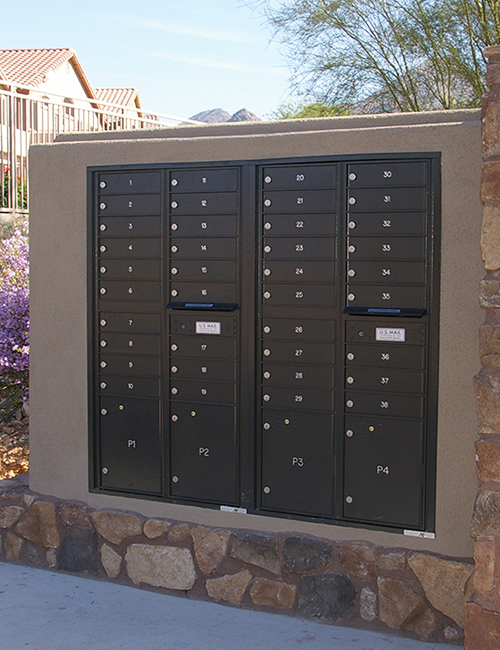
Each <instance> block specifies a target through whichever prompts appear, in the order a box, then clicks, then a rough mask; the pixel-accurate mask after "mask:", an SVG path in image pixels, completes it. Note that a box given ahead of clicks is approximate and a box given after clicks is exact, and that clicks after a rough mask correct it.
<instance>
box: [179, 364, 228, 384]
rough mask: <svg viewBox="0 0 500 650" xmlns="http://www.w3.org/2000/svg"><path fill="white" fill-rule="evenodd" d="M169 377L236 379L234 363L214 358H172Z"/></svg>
mask: <svg viewBox="0 0 500 650" xmlns="http://www.w3.org/2000/svg"><path fill="white" fill-rule="evenodd" d="M170 377H171V378H172V379H175V380H177V379H193V380H195V379H196V380H199V379H202V380H203V381H205V380H206V381H223V382H231V381H236V363H235V362H234V361H219V360H214V359H207V360H206V361H205V360H204V359H172V360H171V362H170Z"/></svg>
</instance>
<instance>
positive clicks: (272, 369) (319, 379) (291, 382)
mask: <svg viewBox="0 0 500 650" xmlns="http://www.w3.org/2000/svg"><path fill="white" fill-rule="evenodd" d="M262 384H263V386H264V390H266V387H267V386H280V385H281V386H294V387H296V388H300V387H301V386H305V387H306V388H329V389H333V368H332V367H330V366H317V365H315V366H313V365H307V364H304V365H300V363H296V364H293V365H292V364H285V363H283V364H281V363H276V364H271V363H264V364H263V366H262Z"/></svg>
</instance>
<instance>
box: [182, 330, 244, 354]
mask: <svg viewBox="0 0 500 650" xmlns="http://www.w3.org/2000/svg"><path fill="white" fill-rule="evenodd" d="M170 356H171V357H172V358H175V357H194V358H197V359H236V341H235V340H234V339H230V338H219V337H218V336H214V335H212V336H202V335H198V336H196V337H194V336H179V335H175V334H174V335H173V336H171V338H170Z"/></svg>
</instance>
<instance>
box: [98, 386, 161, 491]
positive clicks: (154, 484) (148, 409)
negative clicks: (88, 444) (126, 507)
mask: <svg viewBox="0 0 500 650" xmlns="http://www.w3.org/2000/svg"><path fill="white" fill-rule="evenodd" d="M100 408H101V409H102V410H101V413H103V412H105V415H101V417H100V438H99V465H100V467H99V470H100V471H99V473H98V477H99V478H98V482H99V486H100V487H102V488H110V489H117V490H126V491H128V492H143V493H147V494H161V490H162V480H161V477H162V471H161V458H162V453H161V444H160V402H159V400H153V399H135V398H129V397H128V396H127V397H111V396H109V397H108V396H104V395H103V396H101V398H100ZM103 469H106V472H104V471H102V470H103Z"/></svg>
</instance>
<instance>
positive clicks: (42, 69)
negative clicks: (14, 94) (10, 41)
mask: <svg viewBox="0 0 500 650" xmlns="http://www.w3.org/2000/svg"><path fill="white" fill-rule="evenodd" d="M66 61H69V62H70V63H71V65H72V66H73V68H74V70H75V74H76V75H77V77H78V79H79V80H80V83H81V84H82V86H83V88H84V89H85V92H86V94H87V97H92V98H94V92H93V89H92V86H91V85H90V83H89V80H88V79H87V77H86V75H85V73H84V71H83V68H82V67H81V65H80V62H79V61H78V59H77V58H76V54H75V52H74V51H73V50H72V49H71V48H69V47H66V48H58V49H43V50H42V49H40V50H0V75H1V76H2V78H3V79H4V80H8V81H12V82H14V83H18V84H20V85H23V86H31V87H33V88H36V87H38V86H39V85H40V84H42V83H43V82H44V81H45V80H46V77H47V75H48V74H49V73H50V72H52V71H53V70H56V69H57V68H59V66H61V65H63V63H66Z"/></svg>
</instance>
